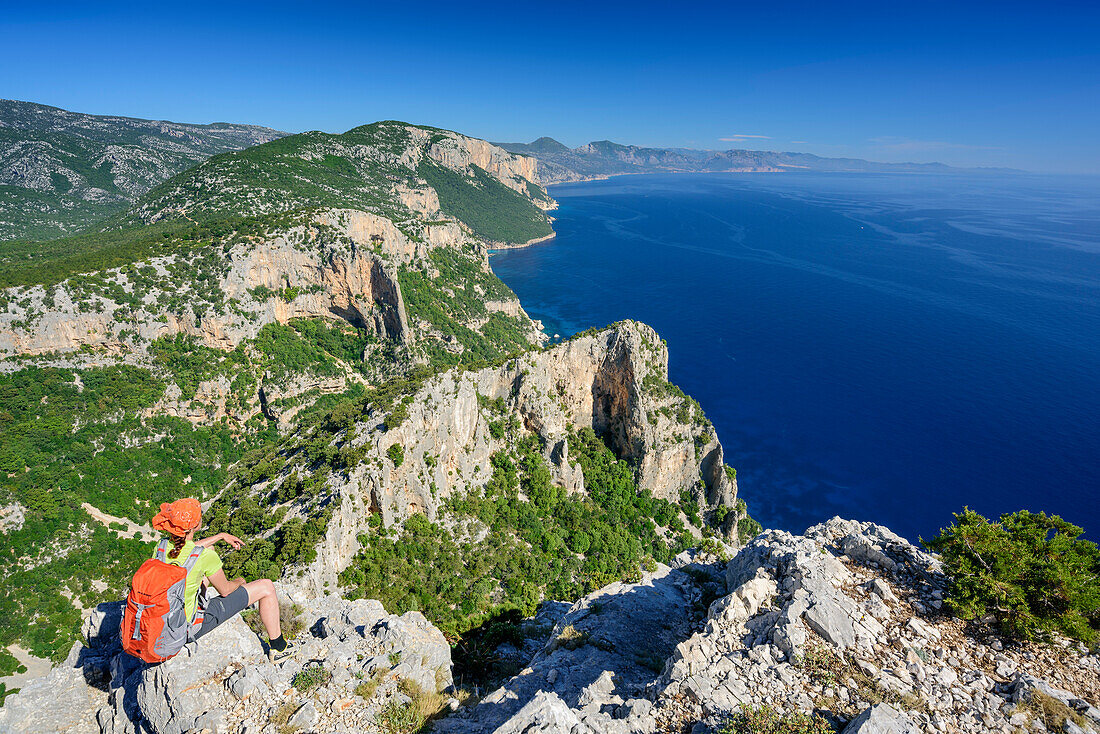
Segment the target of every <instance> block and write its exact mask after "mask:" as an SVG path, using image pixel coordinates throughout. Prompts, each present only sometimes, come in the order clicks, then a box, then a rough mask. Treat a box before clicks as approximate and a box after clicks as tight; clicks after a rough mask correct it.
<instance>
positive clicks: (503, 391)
mask: <svg viewBox="0 0 1100 734" xmlns="http://www.w3.org/2000/svg"><path fill="white" fill-rule="evenodd" d="M667 364H668V354H667V350H666V348H665V346H664V344H663V343H662V341H661V340H660V338H659V337H658V336H657V334H656V333H655V332H654V331H653V330H652V329H651V328H650V327H648V326H646V325H644V324H640V323H637V322H632V321H625V322H622V323H620V324H617V325H615V326H614V327H611V328H609V329H607V330H604V331H601V332H597V333H594V334H588V335H583V336H580V337H577V338H575V339H572V340H570V341H568V342H565V343H563V344H558V345H555V346H553V347H550V348H548V349H546V350H544V351H541V352H531V353H528V354H526V355H523V356H521V357H517V358H515V359H512V360H509V361H508V362H506V363H505V364H503V365H502V366H500V367H490V368H486V369H482V370H477V371H467V370H461V369H456V370H450V371H448V372H445V373H442V374H440V375H437V376H435V377H432V378H430V379H429V380H427V381H426V382H425V383H424V384H423V385H422V386H421V387H420V389H419V390H418V391H417V392H416V393H415V394H414V395H412V396H411V398H410V399H409V400H408V401H407V412H408V417H407V418H405V419H404V420H403V421H402V422H401V424H400V425H399V426H395V427H390V428H388V429H387V427H386V426H385V425H384V424H383V423H382V417H381V416H380V415H376V414H369V415H368V416H366V417H365V419H364V420H362V421H361V422H360V423H358V424H357V425H356V426H355V427H354V428H353V429H352V430H350V431H347V432H345V433H344V434H343V435H342V436H341V437H339V438H338V439H337V442H338V443H340V444H341V446H347V447H349V448H351V449H354V450H356V451H358V452H360V453H361V455H362V457H363V458H362V459H361V460H360V461H359V462H358V463H357V464H356V465H355V466H354V467H352V468H351V469H350V471H348V472H347V473H346V474H345V473H340V474H336V473H334V474H332V475H330V476H329V478H328V480H327V481H328V482H329V488H330V490H331V492H332V493H333V495H334V496H333V500H332V503H333V504H334V505H335V506H336V510H335V512H334V514H333V518H332V520H331V522H330V523H329V526H328V531H327V533H326V535H325V537H324V539H323V540H322V541H321V543H320V545H319V546H318V556H317V559H316V560H315V561H314V562H313V563H311V564H310V566H309V568H308V569H306V573H305V578H306V579H308V583H309V584H310V585H311V588H313V589H314V590H315V591H316V592H317V593H320V591H321V590H322V589H324V588H326V587H325V585H326V584H329V585H330V586H335V583H336V576H337V574H338V573H339V572H340V571H341V570H342V569H344V568H345V567H346V566H347V564H348V562H349V561H350V560H351V558H352V556H354V554H355V552H356V551H357V550H358V548H359V544H358V541H357V536H358V535H359V533H360V532H362V531H363V529H364V527H365V525H364V524H365V523H366V522H367V519H368V518H369V516H370V515H371V514H372V513H379V514H380V515H381V517H382V519H383V522H384V523H385V524H386V525H394V524H400V523H401V522H403V521H404V520H405V519H406V518H408V517H409V516H410V515H412V514H414V513H423V514H425V515H427V516H428V518H429V519H432V520H435V519H436V517H437V513H438V509H439V508H440V507H441V506H442V503H443V502H444V500H445V499H446V498H447V497H449V496H451V495H452V494H454V493H455V492H458V491H461V490H463V489H465V488H467V487H476V486H480V485H482V484H484V483H485V482H486V481H487V480H488V478H489V476H490V471H491V465H490V461H489V459H490V456H491V455H492V454H493V452H495V451H497V450H506V449H508V447H509V445H510V440H511V439H509V438H508V437H507V436H504V435H500V434H498V436H497V437H494V435H493V432H492V430H491V427H490V423H491V422H493V421H494V420H500V421H504V422H507V421H508V420H509V419H510V418H512V417H514V418H515V420H516V421H517V422H518V424H519V425H520V426H521V427H522V428H521V430H522V431H524V432H530V433H534V434H535V435H537V436H538V437H539V439H540V442H541V444H542V445H543V446H544V447H545V448H544V452H545V456H546V459H547V463H548V464H549V466H550V467H551V471H552V473H553V475H554V480H555V481H556V482H557V483H558V484H560V485H561V486H564V487H566V488H567V489H570V490H572V491H582V490H583V488H584V480H583V473H582V472H581V470H580V466H579V464H576V463H575V462H571V461H570V459H569V451H568V444H567V440H566V437H567V435H568V433H569V432H570V431H572V430H576V429H579V428H583V427H591V428H593V429H595V430H596V431H597V432H598V433H601V434H603V435H605V436H606V437H607V439H608V440H609V442H610V443H611V445H612V447H613V448H614V449H615V451H616V452H617V453H618V454H619V455H620V456H621V457H622V458H623V459H625V460H627V461H630V462H631V463H632V464H634V465H635V466H636V467H637V483H638V486H640V487H645V488H647V489H649V490H650V491H651V492H652V493H653V495H654V496H656V497H662V498H666V499H670V500H672V501H679V499H680V493H681V492H682V491H684V490H687V491H689V492H691V493H695V494H697V495H699V496H700V498H701V502H702V505H703V506H704V509H708V508H715V507H719V506H722V507H727V508H733V507H734V505H735V503H736V499H737V486H736V483H735V481H734V480H733V479H732V477H731V475H730V473H728V472H727V471H726V470H725V464H724V457H723V453H722V446H721V444H720V443H719V442H718V439H717V437H716V435H715V433H714V430H713V428H712V427H711V425H710V424H709V422H707V421H706V419H705V418H704V417H703V416H702V414H701V412H699V411H698V408H697V406H695V405H694V404H692V403H690V401H689V400H688V399H687V398H685V397H683V396H682V395H676V394H672V393H669V392H667V391H666V390H665V389H664V387H663V386H665V385H667ZM492 406H499V408H500V409H502V410H503V413H499V414H498V413H497V412H496V411H497V410H498V408H497V407H492ZM394 445H400V447H401V452H402V455H403V460H402V461H401V462H400V464H399V465H397V464H395V462H394V461H393V460H392V458H391V457H390V456H389V451H390V449H391V447H392V446H394ZM275 481H279V480H275ZM259 489H260V491H267V487H266V485H265V487H260V488H259ZM734 514H735V513H734Z"/></svg>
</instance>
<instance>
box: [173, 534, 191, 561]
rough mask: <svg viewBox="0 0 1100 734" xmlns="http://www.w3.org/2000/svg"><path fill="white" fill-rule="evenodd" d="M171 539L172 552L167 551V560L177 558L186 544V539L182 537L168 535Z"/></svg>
mask: <svg viewBox="0 0 1100 734" xmlns="http://www.w3.org/2000/svg"><path fill="white" fill-rule="evenodd" d="M168 537H170V538H171V539H172V550H170V551H168V557H169V558H179V555H180V551H181V550H183V544H184V543H186V542H187V537H186V536H183V535H170V536H168Z"/></svg>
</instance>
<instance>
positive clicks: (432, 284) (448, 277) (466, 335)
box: [397, 248, 532, 367]
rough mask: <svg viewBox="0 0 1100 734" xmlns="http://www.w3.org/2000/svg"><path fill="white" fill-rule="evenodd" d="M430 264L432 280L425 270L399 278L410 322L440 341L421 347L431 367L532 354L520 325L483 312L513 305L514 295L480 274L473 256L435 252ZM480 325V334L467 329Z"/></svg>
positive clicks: (523, 326)
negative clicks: (426, 327) (509, 302)
mask: <svg viewBox="0 0 1100 734" xmlns="http://www.w3.org/2000/svg"><path fill="white" fill-rule="evenodd" d="M431 261H432V264H433V265H434V266H435V268H436V270H437V273H436V274H435V275H434V277H433V275H430V274H429V273H428V272H426V271H425V270H413V269H405V270H402V271H400V272H399V273H398V275H397V278H398V281H399V282H400V284H401V293H402V295H403V296H404V299H405V309H406V311H407V312H408V315H409V319H410V320H411V321H413V322H414V323H415V322H417V321H423V322H426V323H427V324H429V326H430V327H431V329H432V330H433V332H434V335H435V336H436V337H438V338H435V339H429V340H427V341H425V343H424V344H423V347H422V348H423V349H424V350H425V351H426V353H427V357H428V359H429V361H430V362H431V363H432V364H433V365H437V366H441V367H449V366H454V365H458V364H470V363H472V362H477V361H492V360H496V359H499V358H501V357H504V356H506V355H509V354H513V353H515V352H518V351H523V350H526V349H530V348H531V346H532V344H531V342H529V341H528V338H529V334H530V331H529V328H528V327H527V325H526V324H525V323H524V322H523V321H521V320H520V319H518V318H516V317H513V316H506V315H504V314H502V313H500V312H498V311H494V312H490V311H489V310H488V309H487V308H486V307H485V302H486V301H505V300H511V299H514V298H515V294H513V293H512V291H511V290H509V288H508V286H506V285H504V283H503V282H502V281H501V280H500V279H499V278H497V277H496V276H494V275H493V274H492V273H488V272H486V271H484V270H482V269H481V264H480V260H479V259H477V257H476V256H475V255H474V253H473V252H471V251H468V250H467V251H458V250H453V249H450V248H438V249H436V250H433V251H432V254H431ZM478 321H483V322H484V323H483V325H482V327H481V328H480V330H476V331H475V330H474V329H472V328H470V326H468V325H467V324H469V323H471V322H478ZM445 340H453V341H454V342H457V343H458V344H459V345H460V347H461V349H460V350H457V349H453V348H448V347H447V346H446V343H445Z"/></svg>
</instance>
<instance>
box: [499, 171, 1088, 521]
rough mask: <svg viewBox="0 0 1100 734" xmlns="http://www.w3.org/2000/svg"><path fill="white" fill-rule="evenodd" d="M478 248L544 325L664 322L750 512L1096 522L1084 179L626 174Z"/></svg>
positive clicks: (677, 364)
mask: <svg viewBox="0 0 1100 734" xmlns="http://www.w3.org/2000/svg"><path fill="white" fill-rule="evenodd" d="M551 193H552V194H553V196H554V197H555V198H557V200H558V201H559V202H560V204H561V208H560V209H559V210H558V211H557V212H556V213H555V216H556V219H557V221H556V222H555V224H554V228H555V230H556V231H557V237H556V238H555V239H554V240H551V241H549V242H547V243H545V244H540V245H536V246H533V247H529V248H525V249H520V250H509V251H502V252H498V253H495V254H494V255H493V256H492V260H491V262H492V266H493V269H494V270H495V271H496V273H497V274H498V275H499V276H500V277H501V278H502V279H503V280H504V282H505V283H507V284H508V285H509V286H511V287H512V289H513V290H514V291H515V292H516V293H517V294H518V295H519V297H520V299H521V301H522V302H523V305H524V307H525V308H526V309H527V311H528V312H529V313H530V314H531V316H532V317H534V318H537V319H542V321H543V322H544V324H545V326H546V330H547V331H548V332H549V333H551V334H554V333H557V334H560V335H561V336H563V337H564V336H567V335H569V334H572V333H575V332H577V331H580V330H583V329H586V328H588V327H590V326H602V325H605V324H608V323H610V322H613V321H617V320H619V319H624V318H632V319H637V320H640V321H644V322H646V323H648V324H650V325H652V326H653V327H654V328H656V329H657V331H658V332H659V333H660V334H661V335H662V336H663V337H664V338H665V339H666V340H667V341H668V347H669V353H670V358H669V372H670V378H671V379H672V380H673V381H674V382H675V383H677V384H678V385H680V386H681V387H682V388H683V389H684V390H685V391H687V392H688V393H690V394H691V395H693V396H694V397H696V398H697V399H698V400H699V401H700V403H702V405H703V408H704V410H705V411H706V413H707V415H708V417H709V418H710V419H711V420H712V421H713V422H714V424H715V427H716V428H717V430H718V435H719V438H720V439H721V441H722V443H723V445H724V446H725V448H726V456H727V461H728V462H729V463H730V464H732V465H733V466H735V467H736V468H737V472H738V475H737V476H738V483H739V485H740V490H741V496H742V497H743V498H744V499H745V500H746V501H747V502H748V503H749V508H750V512H751V513H752V514H753V515H755V516H756V517H757V518H758V519H759V520H760V521H761V522H763V523H764V525H765V526H766V527H779V528H784V529H788V530H791V531H796V532H801V531H802V530H804V529H805V528H806V527H807V526H809V525H811V524H814V523H816V522H820V521H822V520H824V519H827V518H828V517H830V516H832V515H834V514H840V515H842V516H845V517H852V518H857V519H861V520H873V521H875V522H880V523H883V524H886V525H888V526H890V527H891V528H893V529H894V530H895V531H897V532H899V533H901V534H902V535H905V536H907V537H909V538H911V539H914V540H915V539H916V538H917V536H918V535H922V536H924V537H925V538H928V537H930V536H932V535H934V534H935V533H936V532H937V530H938V529H939V528H941V527H943V526H944V525H946V524H947V523H949V522H950V520H951V513H952V512H953V511H957V510H959V509H961V508H962V507H963V506H964V505H969V506H970V507H971V508H973V509H975V510H977V511H979V512H981V513H983V514H985V515H987V516H994V515H998V514H1000V513H1003V512H1010V511H1014V510H1017V509H1021V508H1026V509H1030V510H1034V511H1038V510H1046V511H1047V512H1051V513H1057V514H1060V515H1062V516H1063V517H1065V518H1066V519H1067V520H1070V521H1071V522H1074V523H1076V524H1078V525H1082V526H1084V527H1085V529H1086V533H1087V535H1088V536H1089V537H1091V538H1093V539H1097V538H1098V537H1100V389H1098V388H1100V178H1097V177H1053V176H1051V177H1040V176H1030V175H1019V176H995V175H992V174H991V175H975V176H969V175H968V176H961V175H895V174H813V173H785V174H715V175H660V176H627V177H620V178H616V179H611V180H608V181H599V182H590V183H583V184H570V185H562V186H557V187H553V188H552V190H551Z"/></svg>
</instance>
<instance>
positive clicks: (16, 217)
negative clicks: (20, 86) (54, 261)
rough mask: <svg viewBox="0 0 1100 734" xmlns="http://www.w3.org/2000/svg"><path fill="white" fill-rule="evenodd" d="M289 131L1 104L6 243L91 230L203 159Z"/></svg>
mask: <svg viewBox="0 0 1100 734" xmlns="http://www.w3.org/2000/svg"><path fill="white" fill-rule="evenodd" d="M285 134H286V133H282V132H279V131H278V130H272V129H270V128H264V127H258V126H254V125H230V124H226V123H214V124H211V125H191V124H185V123H175V122H166V121H158V120H141V119H136V118H130V117H115V116H104V115H85V114H81V113H76V112H68V111H66V110H62V109H58V108H56V107H49V106H47V105H40V104H35V103H33V102H20V101H16V100H0V241H4V240H10V239H15V238H31V239H46V238H50V237H57V236H60V235H64V234H67V233H72V232H76V231H80V230H82V229H86V228H88V227H89V226H90V225H91V224H92V223H94V222H96V221H98V220H101V219H103V218H104V217H106V216H109V215H111V214H115V213H118V212H122V211H124V210H125V209H126V208H127V207H128V206H129V205H130V204H131V203H132V202H133V201H134V200H135V199H137V198H138V197H139V196H140V195H141V194H143V193H145V192H146V191H148V190H149V189H151V188H152V187H154V186H156V185H157V184H159V183H161V182H162V181H164V180H166V179H168V178H170V177H171V176H173V175H175V174H177V173H179V172H180V171H183V170H185V169H187V168H189V167H191V166H193V165H195V164H196V163H198V162H199V161H202V160H204V159H206V158H208V157H210V156H212V155H216V154H218V153H224V152H227V151H231V150H240V149H242V148H247V147H249V146H252V145H256V144H259V143H264V142H267V141H269V140H274V139H276V138H279V137H282V136H283V135H285Z"/></svg>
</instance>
